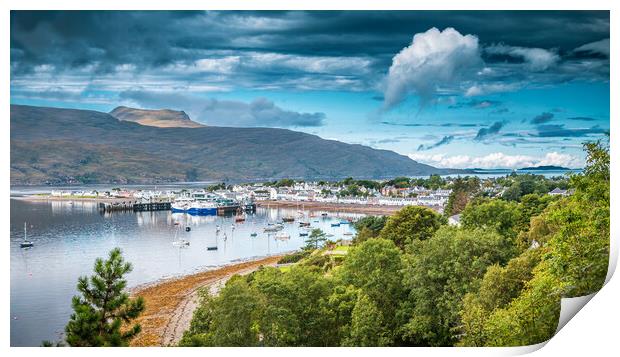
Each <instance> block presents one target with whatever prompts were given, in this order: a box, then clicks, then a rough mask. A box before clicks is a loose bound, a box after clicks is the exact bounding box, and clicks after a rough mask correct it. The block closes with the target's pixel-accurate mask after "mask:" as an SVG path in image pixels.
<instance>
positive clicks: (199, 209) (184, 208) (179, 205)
mask: <svg viewBox="0 0 620 357" xmlns="http://www.w3.org/2000/svg"><path fill="white" fill-rule="evenodd" d="M170 207H171V209H172V212H180V213H189V214H192V215H201V216H212V215H216V214H217V205H216V204H215V202H204V201H196V200H193V199H187V198H180V199H177V200H175V201H174V203H172V205H171V206H170Z"/></svg>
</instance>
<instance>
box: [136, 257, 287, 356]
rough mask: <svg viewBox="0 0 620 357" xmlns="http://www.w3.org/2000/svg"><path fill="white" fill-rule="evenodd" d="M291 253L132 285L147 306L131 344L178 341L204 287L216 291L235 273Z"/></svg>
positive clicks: (140, 344) (167, 344)
mask: <svg viewBox="0 0 620 357" xmlns="http://www.w3.org/2000/svg"><path fill="white" fill-rule="evenodd" d="M286 254H288V253H284V254H278V255H270V256H267V257H261V258H257V259H253V260H246V261H243V262H238V263H232V264H229V265H224V266H221V267H218V268H216V269H212V270H206V271H202V272H199V273H194V274H189V275H184V276H179V277H174V278H167V279H163V280H158V281H155V282H153V283H147V284H143V285H139V286H136V287H134V288H132V289H130V293H131V296H133V297H136V296H141V297H143V298H144V300H145V303H146V309H145V311H144V312H143V313H142V315H140V317H139V318H138V319H137V320H136V322H137V323H139V324H140V325H141V327H142V331H141V332H140V333H139V334H138V335H137V336H136V337H135V338H134V339H133V340H132V341H131V346H132V347H149V346H170V345H176V344H177V343H178V341H179V340H180V339H181V337H182V336H183V332H184V331H185V330H186V329H187V328H189V325H190V322H191V319H192V316H193V312H194V310H195V309H196V308H197V307H198V303H199V296H198V291H199V290H200V289H201V288H208V289H210V291H211V293H217V291H219V289H220V288H221V287H222V286H224V284H225V283H226V281H227V280H228V279H229V278H230V277H232V276H233V275H235V274H241V275H243V274H249V273H251V272H253V271H255V270H257V269H258V268H260V267H261V266H275V265H276V264H277V262H278V260H280V258H282V257H283V256H285V255H286Z"/></svg>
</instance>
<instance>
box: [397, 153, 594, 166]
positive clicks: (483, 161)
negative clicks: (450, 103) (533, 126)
mask: <svg viewBox="0 0 620 357" xmlns="http://www.w3.org/2000/svg"><path fill="white" fill-rule="evenodd" d="M409 157H410V158H411V159H413V160H416V161H419V162H422V163H425V164H429V165H432V166H435V167H442V168H454V169H468V168H481V169H518V168H523V167H532V166H542V165H553V166H562V167H569V168H579V167H583V164H584V162H583V160H581V159H580V158H577V157H575V156H572V155H569V154H562V153H558V152H555V151H554V152H548V153H546V154H545V156H543V157H535V156H529V155H508V154H504V153H501V152H495V153H491V154H488V155H485V156H470V155H452V156H449V155H446V154H425V153H413V154H409Z"/></svg>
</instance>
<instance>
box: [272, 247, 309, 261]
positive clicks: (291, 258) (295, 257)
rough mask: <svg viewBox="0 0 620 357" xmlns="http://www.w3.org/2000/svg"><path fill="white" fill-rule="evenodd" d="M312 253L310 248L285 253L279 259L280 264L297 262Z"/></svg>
mask: <svg viewBox="0 0 620 357" xmlns="http://www.w3.org/2000/svg"><path fill="white" fill-rule="evenodd" d="M310 253H311V251H310V250H302V251H301V252H295V253H293V254H288V255H285V256H283V257H282V258H280V260H278V264H291V263H297V262H298V261H300V260H302V259H304V258H306V257H308V255H310Z"/></svg>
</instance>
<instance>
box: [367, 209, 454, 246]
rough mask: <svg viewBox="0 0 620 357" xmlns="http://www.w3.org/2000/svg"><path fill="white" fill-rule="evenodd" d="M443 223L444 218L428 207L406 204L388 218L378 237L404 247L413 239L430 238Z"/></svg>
mask: <svg viewBox="0 0 620 357" xmlns="http://www.w3.org/2000/svg"><path fill="white" fill-rule="evenodd" d="M444 223H445V219H444V218H443V217H442V216H440V215H439V214H437V213H435V211H433V210H431V209H429V208H426V207H420V206H406V207H405V208H402V209H401V210H400V211H398V212H397V213H396V214H395V215H393V216H391V217H390V218H388V220H387V223H386V224H385V227H384V228H383V229H382V230H381V233H380V234H379V237H381V238H384V239H388V240H391V241H393V242H394V243H395V244H396V245H397V246H399V247H400V248H404V247H405V246H407V245H408V244H410V243H411V242H413V241H417V240H425V239H428V238H430V237H431V236H432V235H433V233H435V232H436V231H437V229H439V227H440V226H441V225H442V224H444Z"/></svg>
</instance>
